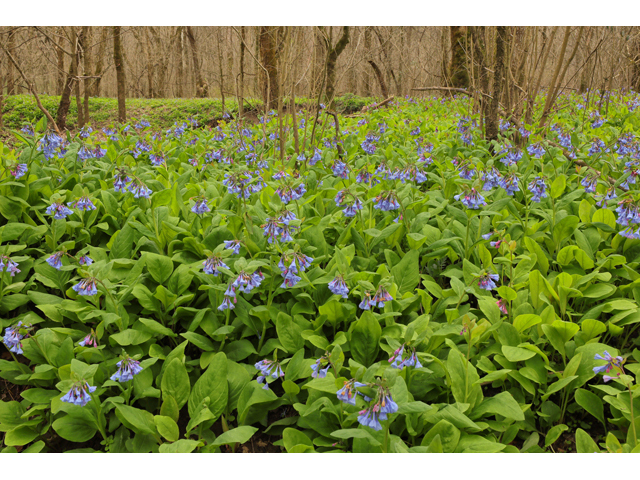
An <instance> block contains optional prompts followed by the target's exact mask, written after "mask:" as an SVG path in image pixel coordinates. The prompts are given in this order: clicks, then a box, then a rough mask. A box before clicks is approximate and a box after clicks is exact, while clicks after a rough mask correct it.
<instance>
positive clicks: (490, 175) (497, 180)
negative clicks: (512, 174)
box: [482, 167, 502, 192]
mask: <svg viewBox="0 0 640 480" xmlns="http://www.w3.org/2000/svg"><path fill="white" fill-rule="evenodd" d="M482 181H483V182H484V184H483V185H482V190H484V191H485V192H488V191H489V190H491V189H493V188H496V187H499V186H500V184H501V181H502V175H500V172H499V171H498V170H497V169H496V168H495V167H491V168H489V169H487V170H485V171H484V172H483V173H482Z"/></svg>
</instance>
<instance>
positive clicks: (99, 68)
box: [91, 27, 109, 97]
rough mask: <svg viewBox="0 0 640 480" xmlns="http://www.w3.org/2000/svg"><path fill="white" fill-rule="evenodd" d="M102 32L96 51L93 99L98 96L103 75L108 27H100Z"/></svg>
mask: <svg viewBox="0 0 640 480" xmlns="http://www.w3.org/2000/svg"><path fill="white" fill-rule="evenodd" d="M101 28H102V31H101V32H100V48H99V49H98V58H97V60H96V70H95V73H94V76H95V77H98V78H96V79H95V81H94V83H93V91H92V92H91V94H92V95H93V96H94V97H99V96H100V93H101V92H100V85H101V82H102V75H103V73H104V57H105V55H106V53H107V41H108V40H107V34H108V33H109V27H101Z"/></svg>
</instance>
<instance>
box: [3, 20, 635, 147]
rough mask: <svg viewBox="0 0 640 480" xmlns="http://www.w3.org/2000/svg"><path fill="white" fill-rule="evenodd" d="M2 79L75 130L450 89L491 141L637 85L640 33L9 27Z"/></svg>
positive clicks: (10, 90) (7, 92)
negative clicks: (94, 109) (504, 128)
mask: <svg viewBox="0 0 640 480" xmlns="http://www.w3.org/2000/svg"><path fill="white" fill-rule="evenodd" d="M0 72H1V73H0V92H1V93H2V95H1V97H0V102H3V101H4V102H5V103H6V102H7V98H8V97H10V96H12V95H16V94H24V93H37V94H40V95H57V96H59V97H60V99H59V100H58V105H57V108H56V110H55V111H53V112H51V116H52V117H55V122H56V124H57V126H58V128H60V129H65V128H67V121H66V115H67V114H68V112H69V107H70V105H71V103H72V102H73V103H75V105H74V106H75V107H76V109H77V126H78V127H81V126H82V125H84V124H85V123H86V122H87V121H89V120H91V118H90V113H89V101H90V99H91V98H92V97H118V98H120V99H121V100H122V102H121V103H122V105H121V107H120V110H119V113H118V115H119V119H120V120H121V121H124V120H125V119H126V104H125V102H124V99H125V98H149V99H154V98H194V97H199V98H220V99H222V109H223V111H224V110H225V108H226V105H225V101H231V102H236V99H237V98H242V99H243V100H244V101H243V102H240V103H239V104H238V105H237V108H238V110H239V111H238V113H239V114H240V115H243V114H244V112H243V110H244V109H245V108H251V107H252V106H254V104H252V101H251V100H250V99H259V100H261V103H266V104H267V106H268V108H272V109H282V108H286V102H287V100H286V99H291V98H295V97H300V96H302V97H305V98H307V99H318V102H319V101H320V100H322V99H324V100H325V101H327V102H330V103H331V102H332V101H333V99H334V97H336V96H338V95H343V94H345V93H351V94H355V95H359V96H365V97H371V96H374V97H382V98H385V99H386V98H389V97H390V96H392V95H395V96H405V95H411V96H420V95H433V94H434V91H438V92H443V91H444V92H446V91H447V89H449V92H450V93H458V94H464V95H469V96H472V97H474V100H476V101H475V102H474V106H475V107H474V108H477V109H479V110H482V111H483V113H484V115H483V118H484V121H485V123H486V125H487V128H488V136H489V137H492V136H493V131H497V126H496V125H493V123H495V122H494V120H496V119H497V115H498V113H500V114H501V115H504V116H505V117H508V118H514V119H516V120H518V119H521V120H526V121H527V123H531V122H532V121H534V120H535V121H537V122H542V123H544V121H545V120H546V118H547V116H548V115H549V113H550V112H551V110H552V108H554V105H555V103H556V100H557V98H558V97H559V96H560V95H561V94H562V93H563V92H567V91H569V90H578V91H580V92H587V91H592V90H594V89H598V90H611V89H617V88H628V89H635V90H638V89H640V27H595V26H588V27H558V26H556V27H544V26H542V27H508V26H507V27H482V26H480V27H465V26H451V27H412V26H407V27H384V26H366V27H365V26H355V27H335V26H334V27H323V26H316V27H292V26H276V27H264V26H263V27H259V26H252V27H243V26H240V27H233V26H230V27H189V26H175V27H166V26H163V27H152V26H150V27H118V26H115V27H90V26H77V27H74V26H65V27H26V26H22V27H1V28H0ZM496 72H498V73H499V75H496ZM453 89H456V90H453ZM541 91H546V92H547V93H548V94H547V96H546V98H545V100H544V102H545V104H544V106H543V108H541V110H540V112H539V113H538V116H537V118H535V119H534V118H533V115H534V108H533V107H534V102H535V98H536V96H537V94H538V93H540V92H541ZM246 102H248V103H246ZM555 108H561V107H558V106H557V105H556V107H555ZM5 110H6V108H5ZM0 111H2V105H1V104H0ZM496 121H497V120H496Z"/></svg>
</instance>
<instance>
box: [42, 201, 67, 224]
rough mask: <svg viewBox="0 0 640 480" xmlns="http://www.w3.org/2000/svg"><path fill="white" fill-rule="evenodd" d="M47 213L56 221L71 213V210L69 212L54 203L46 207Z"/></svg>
mask: <svg viewBox="0 0 640 480" xmlns="http://www.w3.org/2000/svg"><path fill="white" fill-rule="evenodd" d="M47 213H48V214H49V215H53V218H55V219H56V220H62V219H63V218H66V217H68V216H69V215H71V214H72V213H73V210H69V209H68V208H67V207H65V206H64V205H63V204H61V203H58V202H54V203H52V204H51V205H49V206H48V207H47Z"/></svg>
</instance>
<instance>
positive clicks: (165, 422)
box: [153, 415, 180, 442]
mask: <svg viewBox="0 0 640 480" xmlns="http://www.w3.org/2000/svg"><path fill="white" fill-rule="evenodd" d="M153 421H154V423H155V424H156V427H157V429H158V433H159V434H160V435H162V436H163V437H164V438H166V439H167V440H168V441H170V442H175V441H177V440H178V438H180V430H179V429H178V424H177V423H176V422H174V421H173V419H171V418H169V417H164V416H162V415H156V416H155V417H153Z"/></svg>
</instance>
